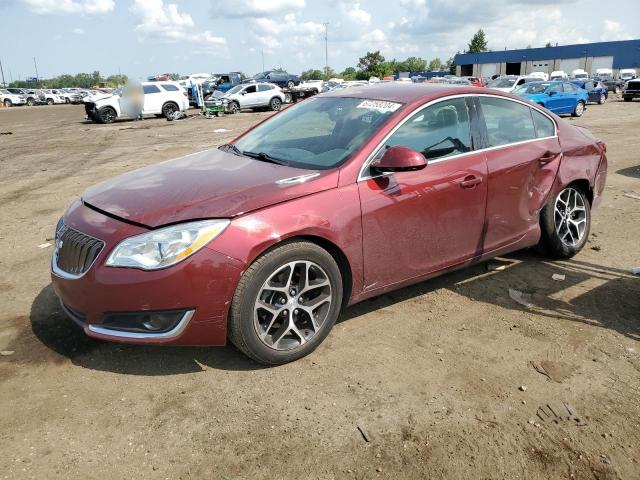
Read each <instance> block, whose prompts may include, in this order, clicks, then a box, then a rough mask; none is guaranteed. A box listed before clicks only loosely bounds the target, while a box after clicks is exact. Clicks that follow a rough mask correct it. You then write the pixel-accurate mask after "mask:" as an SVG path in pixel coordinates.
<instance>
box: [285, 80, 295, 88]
mask: <svg viewBox="0 0 640 480" xmlns="http://www.w3.org/2000/svg"><path fill="white" fill-rule="evenodd" d="M295 86H296V84H295V83H294V81H293V80H289V81H288V82H287V88H288V89H292V88H293V87H295Z"/></svg>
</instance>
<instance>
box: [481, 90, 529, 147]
mask: <svg viewBox="0 0 640 480" xmlns="http://www.w3.org/2000/svg"><path fill="white" fill-rule="evenodd" d="M480 105H481V107H482V114H483V117H484V121H485V124H486V126H487V138H488V141H489V145H488V146H489V147H498V146H500V145H508V144H510V143H517V142H524V141H526V140H533V139H535V138H536V131H535V128H534V126H533V118H532V117H531V109H530V108H529V107H528V106H526V105H524V104H522V103H518V102H514V101H511V100H506V99H503V98H496V97H480Z"/></svg>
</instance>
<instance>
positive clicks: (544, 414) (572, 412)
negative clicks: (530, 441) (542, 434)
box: [536, 401, 587, 427]
mask: <svg viewBox="0 0 640 480" xmlns="http://www.w3.org/2000/svg"><path fill="white" fill-rule="evenodd" d="M536 416H537V417H538V418H539V419H540V420H542V421H543V422H553V423H560V422H563V421H569V422H571V423H573V424H574V425H576V426H578V427H584V426H585V425H586V424H587V422H586V421H585V419H584V418H582V417H581V416H580V415H578V413H577V412H576V409H575V408H573V407H572V406H571V405H569V404H568V403H566V402H558V401H553V402H549V403H546V404H544V405H542V406H540V407H538V410H537V411H536Z"/></svg>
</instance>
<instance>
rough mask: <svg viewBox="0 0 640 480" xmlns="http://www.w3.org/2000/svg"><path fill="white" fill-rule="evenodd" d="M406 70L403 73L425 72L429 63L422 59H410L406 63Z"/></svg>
mask: <svg viewBox="0 0 640 480" xmlns="http://www.w3.org/2000/svg"><path fill="white" fill-rule="evenodd" d="M402 63H404V65H405V67H406V69H405V70H402V71H403V72H424V71H425V70H427V69H428V68H427V61H426V60H425V59H424V58H420V57H409V58H407V59H406V60H405V61H404V62H402Z"/></svg>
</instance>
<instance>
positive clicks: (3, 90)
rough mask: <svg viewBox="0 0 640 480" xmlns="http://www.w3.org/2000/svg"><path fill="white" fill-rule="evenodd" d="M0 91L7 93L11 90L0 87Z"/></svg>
mask: <svg viewBox="0 0 640 480" xmlns="http://www.w3.org/2000/svg"><path fill="white" fill-rule="evenodd" d="M0 93H4V94H7V93H11V92H10V91H9V90H5V89H4V88H0Z"/></svg>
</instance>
